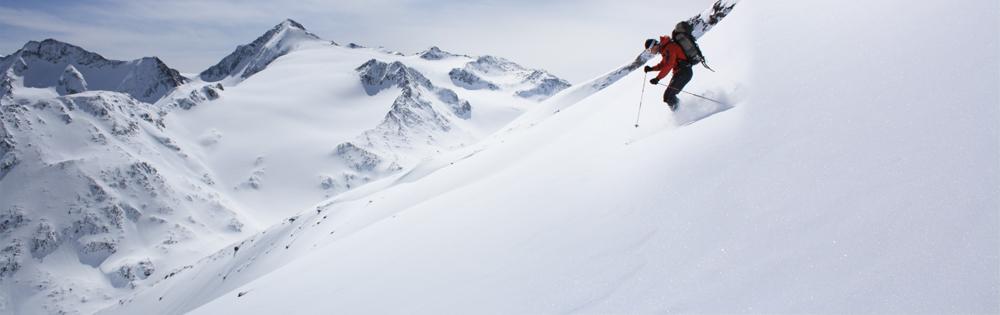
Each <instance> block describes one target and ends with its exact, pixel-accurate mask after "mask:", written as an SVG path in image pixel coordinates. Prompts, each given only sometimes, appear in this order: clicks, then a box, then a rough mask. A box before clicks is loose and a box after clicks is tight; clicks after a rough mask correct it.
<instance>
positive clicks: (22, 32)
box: [0, 0, 714, 83]
mask: <svg viewBox="0 0 1000 315" xmlns="http://www.w3.org/2000/svg"><path fill="white" fill-rule="evenodd" d="M713 1H714V0H670V1H662V0H660V1H654V0H624V1H616V0H579V1H570V0H556V1H532V0H507V1H500V0H498V1H494V0H471V1H456V0H363V1H355V0H348V1H322V0H304V1H295V2H289V3H280V2H278V1H264V0H248V1H237V0H219V1H205V0H174V1H159V0H93V1H88V0H83V1H68V0H56V1H36V0H0V54H2V55H7V54H11V53H14V52H15V51H17V50H18V49H20V48H21V47H22V46H23V45H24V43H26V42H28V41H29V40H42V39H46V38H54V39H57V40H61V41H65V42H68V43H71V44H74V45H77V46H80V47H83V48H84V49H87V50H90V51H93V52H96V53H99V54H101V55H103V56H104V57H106V58H109V59H117V60H131V59H136V58H140V57H145V56H157V57H160V58H161V59H163V60H164V61H165V62H166V63H167V64H168V65H169V66H171V67H173V68H175V69H178V70H180V71H181V72H183V73H198V72H201V71H202V70H204V69H206V68H208V67H210V66H211V65H213V64H215V63H217V62H218V61H219V60H221V59H222V58H223V57H225V56H226V55H227V54H229V53H231V52H232V51H233V50H234V49H235V48H236V46H237V45H240V44H246V43H249V42H251V41H253V40H254V39H255V38H257V37H258V36H260V35H261V34H263V33H264V32H265V31H267V30H268V29H270V28H271V27H273V26H274V25H276V24H278V23H280V22H281V21H283V20H285V19H292V20H295V21H297V22H299V23H301V24H303V25H304V26H305V27H306V29H307V30H309V31H310V32H312V33H314V34H316V35H318V36H319V37H321V38H323V39H327V40H332V41H335V42H337V43H339V44H347V43H352V42H353V43H358V44H361V45H365V46H383V47H385V48H388V49H391V50H396V51H400V52H403V53H407V54H410V53H416V52H420V51H423V50H424V49H426V48H428V47H431V46H438V47H440V48H441V49H443V50H446V51H450V52H454V53H459V54H468V55H487V54H489V55H496V56H500V57H504V58H507V59H510V60H512V61H515V62H517V63H520V64H522V65H525V66H528V67H531V68H541V69H545V70H548V71H549V72H551V73H553V74H555V75H556V76H559V77H562V78H564V79H567V80H569V81H570V82H572V83H578V82H583V81H586V80H589V79H592V78H594V77H596V76H599V75H601V74H603V73H605V72H607V71H610V70H612V68H615V67H617V66H619V65H621V64H623V63H626V62H629V61H631V60H632V58H634V57H635V55H636V54H637V53H638V52H639V51H640V50H641V49H642V42H643V40H645V39H646V38H652V37H655V36H657V35H661V34H666V33H669V31H670V30H671V29H673V25H674V24H676V23H677V22H678V21H680V20H683V19H686V18H688V17H691V16H694V15H696V14H697V13H699V12H701V11H702V10H704V9H707V8H708V7H709V6H710V5H711V4H712V2H713Z"/></svg>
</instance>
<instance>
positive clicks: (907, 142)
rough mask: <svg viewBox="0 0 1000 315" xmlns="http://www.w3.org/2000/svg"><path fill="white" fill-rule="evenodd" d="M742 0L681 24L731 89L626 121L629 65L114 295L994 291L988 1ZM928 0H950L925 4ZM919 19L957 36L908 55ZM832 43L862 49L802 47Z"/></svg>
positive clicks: (151, 301)
mask: <svg viewBox="0 0 1000 315" xmlns="http://www.w3.org/2000/svg"><path fill="white" fill-rule="evenodd" d="M741 5H742V7H740V8H738V9H736V11H734V12H733V13H732V15H731V16H729V17H726V20H725V22H723V23H722V24H721V25H718V26H717V28H715V29H713V30H712V32H711V33H708V34H706V35H705V36H703V37H702V39H701V40H700V45H701V47H702V49H703V50H704V51H706V52H712V53H711V54H712V56H713V59H712V60H713V66H714V67H715V68H716V70H719V72H718V73H711V72H707V71H700V70H695V71H696V73H695V79H694V80H693V81H692V82H691V84H690V85H688V89H689V90H690V91H694V92H698V93H702V94H704V96H707V97H711V98H713V99H717V100H720V101H723V102H725V103H727V104H729V105H732V106H734V107H733V108H729V109H726V108H724V107H718V105H715V104H714V103H712V102H710V101H705V100H701V99H698V98H696V97H692V96H690V95H682V96H681V99H682V103H681V107H680V109H679V111H678V112H676V113H670V112H669V111H667V110H666V109H665V108H664V106H663V105H662V104H661V103H659V102H658V98H659V93H660V92H662V89H653V91H650V90H651V89H650V88H649V87H646V88H645V92H646V93H645V94H644V95H643V99H642V100H643V101H645V103H644V104H645V106H643V107H642V111H641V114H642V115H641V120H640V127H639V128H634V127H633V122H634V121H635V119H636V116H635V114H636V112H634V110H635V109H636V108H637V107H633V106H623V104H622V100H632V99H634V97H635V96H636V95H642V94H640V93H642V91H643V88H642V87H641V85H643V84H645V83H644V79H645V78H644V77H643V74H642V73H640V72H635V71H634V69H636V67H633V66H632V64H629V65H626V66H623V67H622V68H620V69H618V70H615V71H612V72H611V73H609V74H608V75H605V76H602V77H600V78H598V79H596V80H594V81H591V82H587V83H586V84H582V85H579V86H577V87H573V88H570V89H568V90H567V91H565V92H563V93H560V94H559V95H557V96H556V97H553V98H551V99H549V100H548V101H545V102H542V103H539V104H538V105H537V106H536V107H535V109H534V110H532V111H529V112H528V113H527V114H526V115H524V116H522V117H521V118H519V119H517V120H516V121H514V122H512V123H511V124H510V125H509V126H507V127H505V128H501V130H502V131H500V132H498V133H497V134H495V135H494V136H492V137H490V138H488V139H487V140H486V141H484V142H482V143H480V144H477V145H475V146H471V147H468V148H465V149H462V150H459V151H455V152H452V153H449V154H447V155H445V156H440V157H437V158H434V159H430V160H428V161H425V162H424V163H421V165H419V166H417V167H415V168H413V169H411V170H409V171H407V172H405V173H403V174H400V175H398V176H394V177H391V178H387V179H385V180H382V181H378V182H376V183H372V184H370V185H367V186H365V187H362V188H359V189H358V190H354V191H352V192H349V193H346V194H344V195H341V196H338V197H336V198H334V199H332V200H330V202H329V203H324V204H320V205H319V206H317V207H310V208H308V209H304V211H303V212H302V215H301V216H298V217H296V218H295V220H293V222H288V223H285V224H282V225H281V226H279V227H275V229H274V230H272V232H273V233H267V234H266V235H264V234H262V235H259V236H258V237H255V238H253V239H250V240H248V241H247V243H243V244H241V245H245V246H241V247H240V249H239V251H229V252H228V254H230V255H222V254H221V253H220V254H219V255H217V256H214V257H213V259H212V260H211V261H206V262H205V264H204V265H205V266H208V265H211V266H214V267H213V268H208V269H204V270H203V271H201V272H199V274H197V275H194V274H191V275H189V276H188V277H185V278H184V279H183V281H181V280H180V279H178V280H176V281H173V282H170V283H169V285H161V286H157V287H154V288H152V289H151V291H150V292H148V296H147V295H141V296H137V297H136V298H135V299H134V300H132V301H133V302H132V304H128V305H125V306H123V308H122V309H117V311H121V312H123V313H128V310H132V312H135V311H137V310H141V309H144V308H145V309H148V308H154V307H156V306H157V305H162V304H157V303H164V302H163V301H166V302H165V303H168V304H169V307H176V308H173V309H172V310H181V311H186V310H189V309H190V307H192V305H193V304H200V303H202V302H203V301H204V300H205V296H218V298H217V299H214V300H213V301H211V302H209V303H207V304H204V305H201V307H199V308H198V309H196V310H194V311H193V312H192V313H194V314H220V313H239V314H256V313H260V314H267V313H278V312H285V313H287V312H311V311H313V312H314V311H316V310H331V309H336V310H339V311H342V312H346V313H401V312H403V313H455V312H459V313H481V312H496V313H516V314H522V313H659V312H667V313H673V312H676V313H747V312H754V313H756V312H761V313H997V312H998V311H1000V304H998V303H997V301H1000V288H998V287H997V283H1000V273H998V272H997V270H1000V266H998V262H1000V243H998V241H1000V240H998V239H997V231H998V230H1000V217H998V216H1000V213H998V212H997V211H996V209H997V207H998V206H1000V196H998V195H997V194H996V187H998V186H1000V165H998V164H997V163H996V162H997V161H998V160H1000V143H998V142H997V141H996V139H997V137H998V136H1000V127H998V125H997V121H996V120H995V118H996V117H997V116H998V115H1000V108H998V107H997V106H996V100H997V99H998V97H1000V95H998V90H997V89H996V86H998V85H1000V83H998V82H997V80H998V79H1000V75H998V71H1000V67H983V64H984V63H985V64H988V65H995V64H997V63H1000V58H998V56H997V54H996V52H997V51H998V50H997V49H996V48H997V47H998V42H997V40H998V39H997V37H996V36H993V35H995V34H993V32H994V31H995V27H994V26H995V19H993V18H992V17H993V15H995V12H997V11H996V3H994V2H989V3H986V2H980V1H975V2H972V1H969V2H961V3H957V4H956V3H955V2H951V3H943V2H942V3H933V2H912V1H889V2H880V3H875V4H873V3H864V4H856V5H845V4H844V2H842V1H815V2H812V3H811V5H812V7H811V8H812V10H804V11H803V10H800V9H799V8H790V7H788V6H786V5H784V4H782V3H777V2H774V3H767V2H744V3H742V4H741ZM983 6H986V7H985V8H983ZM900 7H907V8H908V10H907V13H906V14H899V10H898V8H900ZM951 14H955V15H963V14H971V15H970V16H968V19H967V20H963V21H959V22H955V21H951V22H955V23H954V24H951V23H937V24H933V25H929V24H927V23H926V21H927V20H934V19H937V18H939V17H940V16H941V15H951ZM763 17H767V18H763ZM839 17H844V18H851V19H856V20H855V21H856V22H858V23H847V24H844V23H842V22H843V20H842V19H840V18H839ZM880 23H888V24H889V25H894V28H892V29H887V28H881V29H878V30H873V29H872V28H871V27H870V25H876V24H880ZM790 25H793V26H794V27H789V26H790ZM830 29H837V30H839V32H832V33H831V32H829V30H830ZM911 32H916V33H919V34H923V36H906V34H911ZM966 32H968V33H966ZM753 34H769V35H770V36H766V37H755V36H752V35H753ZM816 34H825V35H826V36H825V37H824V40H822V41H796V39H801V38H810V37H811V36H815V35H816ZM949 34H950V35H955V34H962V36H949ZM925 36H932V37H935V38H947V42H946V44H948V45H950V46H949V47H954V48H956V49H959V50H961V51H966V52H968V53H970V54H971V56H970V58H969V59H968V60H962V61H960V62H958V63H956V64H953V65H951V67H945V68H942V69H940V71H939V72H938V73H936V76H935V77H934V78H928V77H927V76H924V75H921V74H922V73H924V72H925V71H926V60H928V59H933V58H934V57H933V53H932V52H926V50H921V47H925V46H926V41H925V40H924V39H925V38H926V37H925ZM751 38H752V39H754V42H753V43H750V42H749V40H748V39H751ZM789 42H795V43H796V45H787V43H789ZM751 44H753V45H751ZM851 45H863V46H865V47H870V48H872V50H871V52H872V53H871V54H864V55H845V56H844V59H843V60H839V62H838V63H830V62H829V60H828V54H825V53H824V52H828V51H829V47H849V46H851ZM984 48H985V49H984ZM914 52H918V53H916V54H915V53H914ZM919 52H926V53H919ZM755 56H756V57H755ZM765 56H766V58H765ZM747 64H751V65H754V67H755V68H754V69H752V70H753V71H749V70H748V69H746V68H744V67H745V65H747ZM844 64H849V65H851V67H845V66H844ZM641 65H642V63H639V66H641ZM858 68H864V69H867V68H879V69H882V70H883V71H884V72H878V73H871V74H870V76H869V77H868V79H869V80H870V82H877V83H874V84H870V85H869V84H862V85H859V84H857V82H856V81H853V82H852V81H851V80H845V79H844V78H850V77H852V76H854V75H856V73H857V72H856V71H857V69H858ZM723 69H726V70H723ZM428 77H430V75H428ZM735 82H746V84H748V85H749V86H748V87H749V88H752V93H750V92H749V91H748V90H749V89H747V88H743V87H741V86H740V84H738V83H735ZM845 91H849V93H847V92H845ZM473 104H476V102H475V101H474V100H473ZM942 108H946V109H942ZM476 109H477V115H478V108H476ZM687 123H691V124H687ZM686 124H687V125H686ZM928 126H933V127H932V128H931V127H928ZM630 140H631V141H630ZM626 141H627V142H628V144H625V143H624V142H626ZM276 235H277V236H276ZM274 244H279V245H278V246H275V245H274ZM282 244H284V247H281V245H282ZM284 255H289V256H291V255H302V256H299V257H298V258H297V259H295V261H294V262H292V263H283V262H280V261H281V260H282V259H283V258H280V257H279V256H284ZM230 257H232V258H230ZM284 259H294V258H284ZM282 265H283V266H282ZM276 266H281V267H280V268H279V269H277V270H273V271H271V270H266V269H269V267H276ZM195 268H198V267H195ZM248 274H255V275H263V276H260V277H259V278H256V277H257V276H248ZM264 274H266V275H264ZM221 275H226V276H229V277H228V278H226V279H227V280H221V278H223V276H221ZM248 278H256V279H255V280H253V281H252V282H249V283H247V284H244V285H235V284H233V283H234V282H239V281H244V280H246V279H248ZM234 280H235V281H234ZM227 281H232V282H227ZM205 284H208V285H205ZM170 287H173V289H171V288H170ZM330 292H335V294H331V293H330ZM156 297H164V299H163V301H160V302H157V300H156ZM454 297H461V298H454Z"/></svg>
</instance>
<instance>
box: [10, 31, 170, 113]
mask: <svg viewBox="0 0 1000 315" xmlns="http://www.w3.org/2000/svg"><path fill="white" fill-rule="evenodd" d="M70 68H72V70H71V69H70ZM9 70H13V75H16V76H19V77H21V78H22V79H23V84H24V86H26V87H32V88H46V87H56V86H58V85H59V83H60V82H61V81H62V80H61V79H62V78H63V74H64V73H65V72H67V71H74V72H76V74H73V75H75V76H79V80H76V79H73V80H76V81H80V82H87V88H89V89H91V90H102V91H115V92H122V93H125V94H128V95H131V96H132V97H134V98H135V99H137V100H139V101H143V102H147V103H152V102H156V101H157V100H159V99H160V98H161V97H163V96H164V95H166V94H167V93H170V92H171V91H172V90H174V89H175V88H177V87H178V86H180V85H182V84H184V83H187V82H188V81H189V80H188V79H187V78H184V77H183V76H181V75H180V73H179V72H177V70H174V69H171V68H170V67H167V65H166V64H164V63H163V61H161V60H160V59H159V58H156V57H146V58H142V59H137V60H133V61H117V60H108V59H105V58H104V57H101V55H98V54H96V53H92V52H89V51H86V50H84V49H82V48H80V47H77V46H73V45H70V44H67V43H63V42H60V41H57V40H53V39H46V40H43V41H41V42H36V41H31V42H28V43H27V44H25V45H24V47H23V48H21V49H20V50H18V51H16V52H14V53H13V54H11V55H9V56H6V57H3V58H0V78H2V77H6V76H8V75H10V74H8V71H9Z"/></svg>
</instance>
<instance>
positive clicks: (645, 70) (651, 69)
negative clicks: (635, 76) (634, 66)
mask: <svg viewBox="0 0 1000 315" xmlns="http://www.w3.org/2000/svg"><path fill="white" fill-rule="evenodd" d="M642 71H643V72H653V67H650V66H646V67H644V68H642Z"/></svg>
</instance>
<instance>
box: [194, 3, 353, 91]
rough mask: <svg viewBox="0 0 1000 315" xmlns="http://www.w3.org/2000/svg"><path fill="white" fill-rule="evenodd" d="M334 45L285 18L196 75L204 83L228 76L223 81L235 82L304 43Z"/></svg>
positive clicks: (262, 68)
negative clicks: (228, 79)
mask: <svg viewBox="0 0 1000 315" xmlns="http://www.w3.org/2000/svg"><path fill="white" fill-rule="evenodd" d="M319 42H322V44H334V43H332V42H323V41H322V40H320V39H319V37H317V36H316V35H314V34H312V33H309V32H307V31H306V29H305V27H304V26H302V24H299V23H298V22H295V21H292V20H290V19H289V20H285V21H284V22H281V24H278V25H276V26H274V28H272V29H271V30H269V31H267V32H266V33H264V35H261V36H260V37H258V38H257V39H256V40H254V41H253V42H251V43H250V44H247V45H240V46H239V47H236V50H235V51H233V53H231V54H229V55H228V56H226V57H225V58H223V59H222V61H219V63H218V64H216V65H214V66H212V67H211V68H208V69H206V70H205V71H203V72H202V73H201V75H200V77H201V79H202V80H204V81H206V82H216V81H222V80H223V79H227V78H231V79H230V81H231V82H230V81H227V84H231V83H235V82H239V81H241V80H243V79H246V78H249V77H250V76H252V75H254V74H256V73H257V72H260V71H261V70H264V68H265V67H267V65H269V64H271V62H273V61H274V60H275V59H277V58H278V57H281V56H283V55H285V54H287V53H288V52H290V51H292V50H293V49H295V48H297V47H299V46H300V45H303V44H306V43H319Z"/></svg>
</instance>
